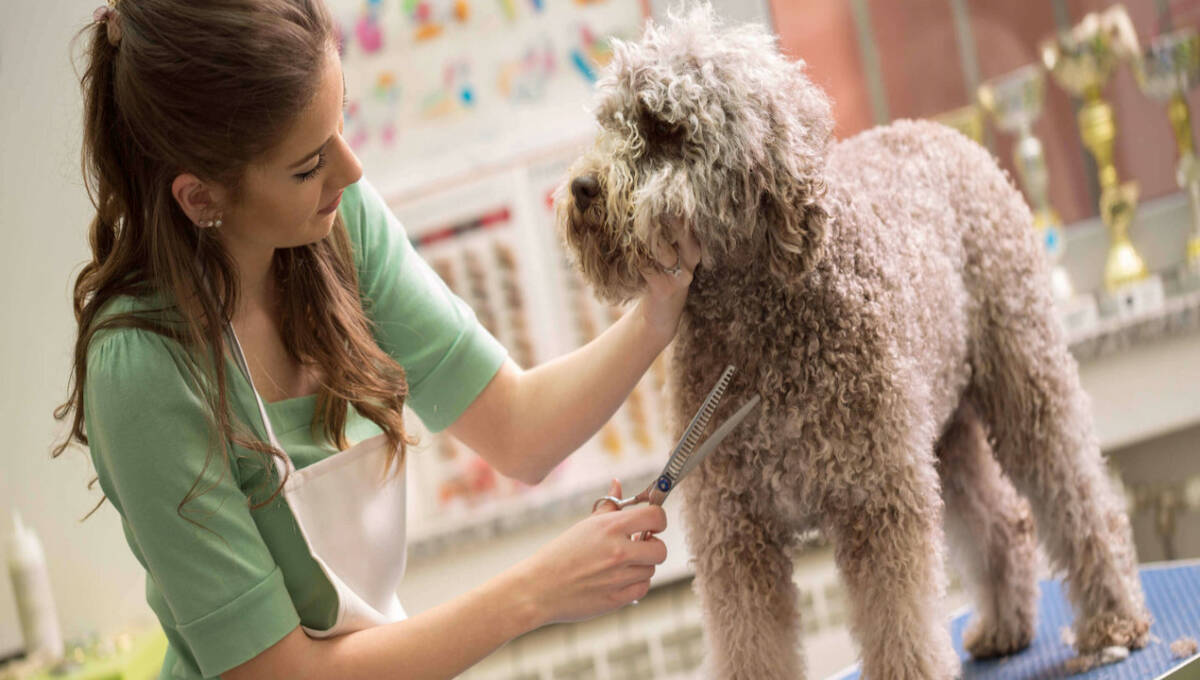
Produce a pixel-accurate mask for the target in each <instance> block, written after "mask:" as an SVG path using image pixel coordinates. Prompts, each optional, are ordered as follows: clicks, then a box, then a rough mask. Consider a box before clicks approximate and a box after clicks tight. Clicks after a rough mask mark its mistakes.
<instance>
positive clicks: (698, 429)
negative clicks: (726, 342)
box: [592, 366, 761, 540]
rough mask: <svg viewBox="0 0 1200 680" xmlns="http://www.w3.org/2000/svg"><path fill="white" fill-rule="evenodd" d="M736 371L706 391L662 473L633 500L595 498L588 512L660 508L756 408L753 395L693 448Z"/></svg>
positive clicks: (728, 370) (757, 398) (729, 369)
mask: <svg viewBox="0 0 1200 680" xmlns="http://www.w3.org/2000/svg"><path fill="white" fill-rule="evenodd" d="M735 370H736V369H734V367H733V366H726V367H725V372H724V373H722V374H721V378H720V379H719V380H717V384H716V385H714V386H713V388H712V390H710V391H709V393H708V396H707V397H705V398H704V403H702V404H701V405H700V409H699V410H698V411H696V415H694V416H692V421H691V422H690V423H688V426H687V429H686V430H684V431H683V436H682V437H680V438H679V443H678V444H676V445H675V448H674V450H672V451H671V457H670V458H668V459H667V465H666V467H664V468H663V470H662V473H661V474H659V476H658V477H657V478H656V479H655V480H654V481H653V482H651V483H650V486H648V487H646V489H645V490H644V491H642V492H641V493H639V494H638V495H636V496H631V497H629V498H617V497H616V496H605V497H603V498H599V499H597V500H596V502H595V503H593V504H592V512H595V511H596V508H598V507H600V504H601V503H605V502H608V503H612V504H613V505H615V506H616V507H617V509H618V510H620V509H622V508H624V507H626V506H629V505H634V504H636V503H650V504H651V505H662V504H663V501H665V500H667V495H668V494H670V493H671V491H672V490H673V489H674V488H675V487H676V486H678V485H679V482H680V481H682V480H683V478H684V477H686V476H687V474H688V473H689V472H691V471H692V470H694V469H696V466H697V465H699V464H700V463H701V461H703V460H704V459H705V458H706V457H707V456H708V454H710V453H712V452H713V450H714V449H716V448H717V446H719V445H720V444H721V442H722V441H723V440H724V439H725V438H726V437H728V436H729V433H730V432H733V430H734V428H736V427H737V426H738V425H740V424H741V422H742V421H743V420H745V419H746V416H747V415H749V414H750V411H752V410H753V409H754V407H755V406H757V405H758V402H759V401H760V400H761V398H760V396H759V395H758V394H755V395H754V396H753V397H751V398H750V400H749V401H747V402H746V403H745V404H743V405H742V407H741V408H739V409H738V410H737V411H736V412H735V413H734V414H733V415H731V416H729V418H727V419H726V420H725V422H723V423H721V425H720V427H718V428H717V429H716V431H714V432H713V433H712V436H710V437H709V438H708V439H707V440H705V441H704V443H703V444H701V445H700V448H698V449H697V448H696V444H698V443H699V441H700V436H701V435H702V434H704V430H705V428H706V427H707V426H708V421H709V419H710V418H712V414H713V412H715V411H716V410H717V404H719V403H721V398H722V397H723V396H725V389H726V388H728V387H729V381H730V380H731V379H732V378H733V373H734V371H735ZM648 533H649V532H642V534H640V535H639V536H637V537H635V540H636V538H641V539H645V538H646V537H647V534H648Z"/></svg>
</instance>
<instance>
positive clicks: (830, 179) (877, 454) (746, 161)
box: [557, 7, 1150, 680]
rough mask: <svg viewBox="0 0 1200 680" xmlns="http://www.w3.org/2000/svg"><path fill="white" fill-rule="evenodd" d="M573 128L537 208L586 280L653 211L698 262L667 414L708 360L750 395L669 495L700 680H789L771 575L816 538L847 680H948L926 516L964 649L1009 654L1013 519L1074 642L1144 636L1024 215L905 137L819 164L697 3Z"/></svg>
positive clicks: (1014, 203) (819, 141)
mask: <svg viewBox="0 0 1200 680" xmlns="http://www.w3.org/2000/svg"><path fill="white" fill-rule="evenodd" d="M597 119H598V122H599V124H600V133H599V136H598V138H597V140H596V143H595V146H594V148H593V149H592V150H591V151H590V152H589V153H587V154H585V155H584V156H583V157H582V158H581V159H580V160H579V161H578V162H577V163H576V164H575V166H574V167H573V168H572V170H571V173H570V176H569V178H568V181H567V182H566V183H564V185H563V186H562V187H561V188H560V189H559V192H558V194H557V205H558V208H557V209H558V221H559V225H560V229H561V230H562V232H563V236H564V238H565V240H566V241H567V242H568V244H569V247H570V249H571V251H572V252H573V254H574V255H575V257H576V259H577V262H578V264H579V266H580V268H581V269H582V271H583V273H584V275H585V277H586V278H587V279H588V280H589V282H590V283H591V284H592V285H593V286H594V287H595V289H596V291H597V292H598V293H599V294H600V295H601V296H602V297H604V298H606V299H609V300H614V301H619V300H626V299H629V298H631V297H633V296H635V295H637V294H638V293H639V292H640V291H641V290H642V289H643V287H644V285H645V282H644V280H643V279H642V277H641V274H640V273H639V272H640V271H641V270H642V269H643V268H648V267H651V266H654V260H653V259H652V256H651V253H652V252H653V247H654V246H655V244H667V245H669V244H671V243H673V242H674V241H675V240H676V238H677V236H678V235H677V234H673V233H670V230H671V229H672V227H670V226H668V225H670V224H678V221H676V220H660V219H659V218H660V217H662V216H666V215H676V216H682V217H683V221H684V223H686V224H689V225H690V226H691V228H692V229H693V230H694V233H695V235H696V237H697V239H698V241H699V242H700V244H701V247H702V252H703V254H702V259H701V264H700V266H699V268H698V269H697V271H696V273H695V278H694V280H693V283H692V287H691V292H690V294H689V297H688V302H687V307H686V310H685V312H684V316H683V319H682V321H681V325H680V329H679V333H678V336H677V338H676V340H675V348H674V357H675V358H674V360H673V365H672V376H671V378H672V380H671V386H672V391H673V394H674V413H673V418H674V419H675V420H676V422H677V424H678V425H679V426H682V425H683V424H686V419H687V417H688V416H689V415H690V414H691V413H692V412H693V411H694V410H695V409H696V408H697V406H698V405H699V402H700V401H701V400H702V399H703V397H704V394H705V393H706V391H707V388H708V387H709V386H710V385H711V384H712V383H713V381H714V380H715V379H716V378H717V376H718V375H719V374H720V372H721V370H722V368H723V367H724V365H725V364H727V363H733V364H736V365H737V366H738V367H739V368H740V370H739V371H738V373H737V374H736V376H735V378H734V382H733V383H732V385H731V387H730V390H729V395H730V396H727V397H726V402H727V403H733V404H737V403H740V402H742V401H743V400H744V398H745V395H747V394H749V393H752V392H758V393H760V394H761V395H762V396H763V400H764V401H763V406H762V408H761V409H760V410H759V411H758V413H757V414H753V415H751V417H750V419H749V420H748V421H747V423H746V424H744V425H743V426H742V427H741V428H739V430H738V431H735V433H734V434H733V435H732V436H731V437H730V439H729V440H727V443H725V444H724V445H723V446H722V447H721V448H720V449H719V450H718V451H716V452H714V454H713V455H712V456H711V457H710V459H709V460H707V461H706V462H705V463H704V464H703V465H702V466H701V467H700V468H699V469H698V470H697V471H696V473H695V474H693V475H692V478H690V479H688V480H687V481H686V482H685V483H684V484H683V487H682V491H683V494H684V502H685V509H684V513H685V519H686V523H687V530H688V539H689V543H690V546H691V548H692V551H693V553H694V555H695V568H696V581H695V585H696V588H697V590H698V592H699V594H700V596H701V599H702V603H703V608H704V616H705V623H706V631H707V635H708V638H709V644H710V648H711V654H710V655H709V661H708V663H709V665H710V668H711V672H712V674H713V675H715V676H718V677H723V678H750V679H753V680H763V679H765V678H798V677H803V669H802V664H801V659H800V655H799V653H798V651H797V650H798V648H799V645H798V641H799V630H800V628H799V620H798V619H799V612H798V611H797V593H796V589H795V586H794V585H793V583H792V573H793V568H792V564H791V561H790V559H789V557H788V555H789V548H790V547H791V546H792V545H793V544H794V541H795V538H796V536H797V533H798V532H799V531H800V530H803V529H807V528H810V527H819V528H820V529H822V530H823V531H824V532H825V534H826V535H827V536H828V537H829V538H830V539H831V540H832V541H833V543H834V545H835V558H836V561H837V565H838V568H839V570H840V573H841V575H842V577H843V579H844V581H845V583H846V586H847V590H848V597H849V610H850V621H851V628H852V630H853V632H854V634H855V635H856V637H857V639H858V641H859V643H860V645H861V648H862V662H863V670H864V673H865V675H866V676H867V677H869V678H875V679H879V678H919V679H922V680H925V679H929V678H951V677H954V676H955V675H956V673H957V671H958V661H957V658H956V656H955V654H954V652H953V650H952V648H951V644H950V637H949V632H948V630H947V626H946V623H945V618H944V612H943V609H942V596H943V593H944V587H945V586H944V576H943V574H944V570H943V553H944V549H943V535H942V532H943V520H944V521H945V531H946V534H947V535H948V536H949V538H950V539H951V543H952V544H954V545H955V546H956V547H959V548H962V552H963V554H964V556H965V558H966V559H965V560H963V561H964V562H965V566H966V572H967V582H968V584H969V585H970V586H971V587H972V591H973V593H974V596H975V601H976V604H977V607H976V615H975V618H974V622H973V626H972V627H971V628H970V629H969V630H968V632H967V635H966V645H967V648H968V649H969V650H970V651H971V652H972V654H974V655H976V656H989V655H996V654H1005V653H1009V652H1012V651H1015V650H1018V649H1020V648H1022V647H1024V646H1026V645H1027V644H1029V642H1030V639H1031V637H1032V635H1033V630H1034V617H1035V596H1036V590H1037V588H1036V583H1035V576H1034V568H1035V564H1034V541H1035V539H1034V523H1033V518H1035V517H1036V520H1037V527H1038V529H1039V531H1040V534H1041V537H1042V539H1043V542H1044V544H1045V547H1046V548H1047V550H1048V553H1049V555H1050V557H1051V559H1052V561H1053V563H1054V565H1055V566H1056V567H1059V568H1061V569H1064V570H1065V572H1066V578H1067V582H1068V584H1069V590H1070V598H1071V601H1072V604H1073V605H1074V607H1075V611H1076V612H1077V617H1076V622H1075V633H1076V639H1077V646H1078V648H1079V649H1080V650H1081V651H1091V650H1096V649H1099V648H1102V647H1105V646H1109V645H1125V646H1130V647H1140V646H1142V645H1144V644H1145V643H1146V641H1147V638H1148V629H1149V623H1150V617H1149V614H1148V613H1147V611H1146V609H1145V606H1144V604H1143V595H1142V592H1141V589H1140V586H1139V583H1138V580H1137V575H1136V566H1135V561H1136V560H1135V555H1134V550H1133V547H1132V541H1131V535H1130V529H1129V523H1128V520H1127V518H1126V516H1125V515H1124V513H1123V510H1122V506H1121V503H1120V501H1119V500H1118V497H1117V495H1116V494H1115V493H1114V491H1113V489H1112V488H1110V484H1109V482H1108V480H1107V478H1106V476H1105V474H1104V471H1103V470H1104V466H1103V461H1102V458H1101V454H1100V452H1099V449H1098V446H1097V443H1096V440H1095V436H1094V433H1093V428H1092V423H1091V416H1090V412H1089V408H1088V403H1087V397H1086V395H1085V394H1084V392H1083V390H1082V389H1081V388H1080V384H1079V377H1078V372H1077V368H1076V364H1075V361H1074V359H1073V358H1072V356H1071V355H1070V353H1069V352H1068V350H1067V345H1066V340H1065V337H1064V333H1063V331H1062V329H1061V328H1060V325H1059V323H1058V321H1057V320H1056V317H1055V314H1054V310H1053V303H1052V300H1051V296H1050V283H1049V275H1048V272H1047V267H1046V265H1045V263H1044V260H1043V257H1042V254H1041V249H1040V246H1039V244H1038V241H1037V239H1036V237H1035V235H1034V232H1033V229H1032V226H1031V224H1032V218H1031V215H1030V211H1029V208H1028V207H1027V205H1026V204H1025V202H1024V200H1023V199H1022V197H1021V195H1020V194H1019V193H1018V191H1017V190H1016V189H1015V188H1014V186H1013V184H1012V182H1011V181H1010V179H1009V178H1008V177H1007V175H1006V174H1005V173H1004V172H1003V171H1002V170H1001V169H1000V168H999V167H998V166H997V165H996V163H995V162H994V160H993V159H992V157H991V156H990V155H989V154H988V152H987V151H986V150H985V149H983V148H981V147H980V146H978V145H976V144H974V143H973V142H971V141H969V140H968V139H967V138H966V137H964V136H962V135H960V134H959V133H957V132H954V131H953V130H951V129H949V128H946V127H943V126H940V125H937V124H934V123H928V122H915V121H899V122H896V123H893V124H891V125H888V126H885V127H878V128H875V129H872V130H868V131H866V132H864V133H862V134H859V135H857V136H855V137H853V138H851V139H848V140H846V141H842V142H838V143H832V142H831V141H830V132H831V128H832V118H831V114H830V106H829V103H828V100H827V98H826V97H825V95H824V94H823V93H822V91H821V90H820V89H819V88H818V87H816V86H815V85H814V84H813V83H812V82H811V81H809V80H808V78H807V77H806V76H805V74H804V71H803V65H802V63H799V62H790V61H788V60H787V59H785V58H784V57H783V56H781V55H780V54H779V52H778V51H777V49H776V46H775V43H774V40H773V38H772V37H771V36H770V35H769V34H767V33H766V32H765V31H763V30H762V29H760V28H756V27H752V26H747V27H740V28H727V27H723V26H720V25H719V24H718V23H717V21H716V19H715V18H714V16H713V13H712V10H711V9H709V8H706V7H701V8H700V9H697V10H693V11H691V12H690V13H688V14H687V15H686V16H684V17H682V18H679V19H677V20H676V21H675V23H674V25H672V26H670V27H667V28H663V27H656V26H653V25H652V26H650V27H648V28H647V30H646V33H645V35H644V38H643V40H642V42H641V43H640V44H618V45H617V46H616V48H615V54H614V59H613V63H612V64H611V65H610V67H609V68H608V71H607V73H606V75H605V77H604V78H603V79H602V81H601V82H600V84H599V104H598V108H597ZM1018 491H1020V494H1021V495H1018V493H1017V492H1018ZM1022 496H1024V498H1022ZM1026 498H1027V499H1028V501H1029V503H1027V502H1026V501H1025V499H1026ZM1030 507H1032V513H1031V512H1030Z"/></svg>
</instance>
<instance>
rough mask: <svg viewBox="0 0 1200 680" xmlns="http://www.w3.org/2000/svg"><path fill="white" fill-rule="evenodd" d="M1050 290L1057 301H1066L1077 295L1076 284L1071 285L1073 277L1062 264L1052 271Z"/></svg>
mask: <svg viewBox="0 0 1200 680" xmlns="http://www.w3.org/2000/svg"><path fill="white" fill-rule="evenodd" d="M1050 290H1051V292H1052V293H1053V295H1054V301H1055V302H1066V301H1068V300H1070V299H1071V298H1073V297H1075V286H1072V285H1071V278H1070V277H1069V276H1067V270H1066V269H1063V266H1062V265H1061V264H1060V265H1056V266H1055V267H1054V269H1053V270H1052V271H1051V272H1050Z"/></svg>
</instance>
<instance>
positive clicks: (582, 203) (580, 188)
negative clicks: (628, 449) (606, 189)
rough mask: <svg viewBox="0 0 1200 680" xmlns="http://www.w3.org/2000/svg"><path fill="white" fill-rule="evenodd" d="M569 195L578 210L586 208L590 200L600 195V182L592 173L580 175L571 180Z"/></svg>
mask: <svg viewBox="0 0 1200 680" xmlns="http://www.w3.org/2000/svg"><path fill="white" fill-rule="evenodd" d="M571 195H572V196H574V197H575V205H577V206H579V209H580V210H587V208H588V206H589V205H591V203H592V200H593V199H595V198H596V197H597V196H599V195H600V182H598V181H596V176H595V175H592V174H587V175H580V176H578V177H576V178H575V179H573V180H571Z"/></svg>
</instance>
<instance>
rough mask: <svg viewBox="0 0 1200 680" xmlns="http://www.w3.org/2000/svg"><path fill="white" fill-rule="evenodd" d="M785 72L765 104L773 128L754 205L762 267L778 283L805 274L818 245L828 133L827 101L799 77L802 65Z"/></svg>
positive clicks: (822, 232)
mask: <svg viewBox="0 0 1200 680" xmlns="http://www.w3.org/2000/svg"><path fill="white" fill-rule="evenodd" d="M788 70H789V71H790V73H789V75H790V80H791V85H792V86H791V87H790V88H787V89H786V90H784V91H780V92H777V93H776V95H775V96H774V97H772V98H771V99H770V100H769V101H768V103H767V106H768V107H770V109H771V111H770V120H771V124H772V126H773V127H774V128H775V129H774V131H773V132H774V134H772V135H770V136H769V138H770V139H771V142H770V143H769V145H768V149H767V157H768V158H767V163H766V164H767V166H768V168H767V172H764V173H762V175H761V179H762V182H763V184H762V187H761V189H762V190H761V192H760V194H759V204H758V217H759V220H760V225H761V228H762V230H763V233H764V235H765V239H766V255H767V266H768V267H769V268H770V271H771V272H772V273H773V274H775V275H776V276H778V277H780V278H781V279H782V280H784V281H788V280H792V279H795V278H798V277H799V276H801V275H803V274H804V273H806V272H808V271H809V270H810V269H811V268H812V267H813V265H814V264H815V263H816V261H817V260H818V259H819V258H820V255H821V251H822V249H823V246H824V242H825V232H826V223H827V222H828V219H829V215H828V213H827V212H826V210H825V208H824V207H823V203H822V198H823V197H824V196H825V189H826V187H825V159H826V151H827V149H828V145H829V137H830V133H831V132H832V129H833V116H832V114H831V113H830V105H829V99H828V98H827V97H826V96H825V93H824V92H822V91H821V89H820V88H818V87H817V86H816V85H814V84H813V83H812V82H811V81H810V80H809V79H808V77H807V76H806V75H805V74H804V64H803V62H799V61H797V62H794V63H791V64H789V65H788Z"/></svg>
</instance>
